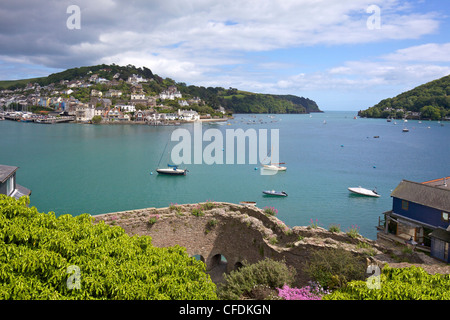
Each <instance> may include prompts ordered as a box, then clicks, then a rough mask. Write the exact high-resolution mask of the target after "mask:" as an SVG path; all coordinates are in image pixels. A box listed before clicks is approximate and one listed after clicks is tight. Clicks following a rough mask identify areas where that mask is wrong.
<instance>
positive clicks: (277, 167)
mask: <svg viewBox="0 0 450 320" xmlns="http://www.w3.org/2000/svg"><path fill="white" fill-rule="evenodd" d="M272 151H273V147H272ZM280 164H285V163H284V162H279V163H273V162H272V152H270V164H264V165H263V168H264V169H265V170H273V171H286V169H287V168H286V167H283V166H280Z"/></svg>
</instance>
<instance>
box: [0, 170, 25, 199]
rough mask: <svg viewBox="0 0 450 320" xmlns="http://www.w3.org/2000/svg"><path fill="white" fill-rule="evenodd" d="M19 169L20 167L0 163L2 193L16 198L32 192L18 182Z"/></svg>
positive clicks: (0, 192)
mask: <svg viewBox="0 0 450 320" xmlns="http://www.w3.org/2000/svg"><path fill="white" fill-rule="evenodd" d="M17 169H19V167H13V166H5V165H0V194H6V195H7V196H9V197H14V198H16V199H19V198H20V197H22V196H29V195H30V194H31V190H29V189H27V188H25V187H22V186H21V185H19V184H18V183H17V182H16V171H17Z"/></svg>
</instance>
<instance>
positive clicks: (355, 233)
mask: <svg viewBox="0 0 450 320" xmlns="http://www.w3.org/2000/svg"><path fill="white" fill-rule="evenodd" d="M346 234H347V235H348V236H349V237H350V238H357V237H358V236H359V227H358V226H357V225H352V227H351V228H349V229H348V230H347V232H346Z"/></svg>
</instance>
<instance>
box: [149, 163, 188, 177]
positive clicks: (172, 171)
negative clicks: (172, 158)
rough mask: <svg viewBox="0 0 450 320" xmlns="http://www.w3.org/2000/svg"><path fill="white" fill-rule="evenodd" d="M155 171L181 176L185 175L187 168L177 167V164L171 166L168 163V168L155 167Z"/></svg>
mask: <svg viewBox="0 0 450 320" xmlns="http://www.w3.org/2000/svg"><path fill="white" fill-rule="evenodd" d="M156 172H158V173H159V174H167V175H172V176H182V175H184V176H185V175H186V172H187V170H186V169H178V167H177V166H171V165H170V164H169V165H168V168H164V169H159V168H158V169H156Z"/></svg>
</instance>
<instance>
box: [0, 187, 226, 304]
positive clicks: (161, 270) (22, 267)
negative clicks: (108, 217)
mask: <svg viewBox="0 0 450 320" xmlns="http://www.w3.org/2000/svg"><path fill="white" fill-rule="evenodd" d="M28 205H29V199H28V197H22V198H20V199H19V200H15V199H14V198H11V197H7V196H5V195H0V299H11V300H15V299H20V300H46V299H83V300H84V299H121V300H128V299H133V300H137V299H145V300H150V299H176V300H182V299H216V298H217V296H216V286H215V284H214V283H213V282H212V281H211V279H210V277H209V276H208V275H207V274H206V273H205V265H204V263H203V262H200V261H197V260H196V259H195V258H191V257H189V256H188V254H187V253H186V249H185V248H183V247H180V246H175V247H169V248H157V247H154V246H153V245H152V243H151V238H150V237H148V236H137V235H135V236H132V237H130V236H128V235H127V234H126V233H125V231H124V230H123V229H122V228H120V227H118V226H109V225H106V224H105V223H104V222H100V223H98V224H95V223H94V219H93V217H91V216H90V215H88V214H82V215H79V216H76V217H73V216H71V215H62V216H60V217H56V216H55V214H54V213H53V212H49V213H39V212H38V211H37V209H36V208H35V207H31V208H30V207H28ZM74 270H75V271H74ZM72 272H74V273H72Z"/></svg>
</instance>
